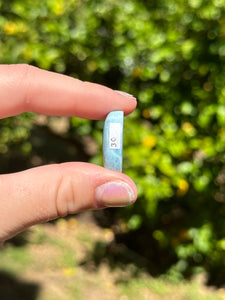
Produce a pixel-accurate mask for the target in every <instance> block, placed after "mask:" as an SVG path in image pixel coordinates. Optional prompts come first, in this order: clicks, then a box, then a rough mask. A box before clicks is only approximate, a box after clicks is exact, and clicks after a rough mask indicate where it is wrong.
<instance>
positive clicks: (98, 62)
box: [0, 0, 225, 286]
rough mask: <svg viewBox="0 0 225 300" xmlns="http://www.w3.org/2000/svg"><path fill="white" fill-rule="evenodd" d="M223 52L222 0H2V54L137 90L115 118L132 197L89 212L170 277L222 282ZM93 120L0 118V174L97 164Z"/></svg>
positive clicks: (97, 131) (98, 132)
mask: <svg viewBox="0 0 225 300" xmlns="http://www.w3.org/2000/svg"><path fill="white" fill-rule="evenodd" d="M224 62H225V1H224V0H207V1H202V0H189V1H175V0H167V1H162V0H152V1H137V0H127V1H118V0H108V1H102V0H99V1H91V0H83V1H80V0H44V1H41V2H40V1H37V0H32V1H31V0H11V1H3V0H0V63H4V64H12V63H29V64H32V65H35V66H38V67H40V68H44V69H48V70H51V71H55V72H59V73H63V74H67V75H69V76H73V77H76V78H79V79H81V80H85V81H91V82H97V83H100V84H104V85H106V86H109V87H111V88H113V89H117V90H123V91H126V92H128V93H131V94H133V95H134V96H135V97H137V99H138V106H137V109H136V110H135V112H133V113H132V114H131V115H130V116H128V117H126V119H125V128H124V172H125V173H126V174H128V175H129V176H130V177H131V178H132V179H133V180H134V181H135V183H136V184H137V187H138V201H137V202H136V203H135V204H134V205H132V206H131V207H128V208H125V209H124V208H123V209H113V210H110V209H109V210H107V211H104V212H101V213H96V215H95V217H96V219H97V220H98V222H99V223H100V224H101V225H102V226H106V227H110V228H111V229H112V230H113V232H114V241H115V242H116V241H118V243H124V244H125V245H126V247H128V248H129V249H130V250H131V251H133V252H134V253H138V255H140V256H141V257H143V258H144V259H145V260H144V261H145V262H144V264H142V265H141V267H144V268H145V269H146V270H147V271H148V272H150V274H151V275H154V276H164V277H165V278H167V279H168V280H182V279H183V278H191V276H193V275H194V274H199V273H201V272H205V273H206V274H207V276H208V277H207V278H208V283H210V284H214V285H217V286H221V285H224V283H225V282H224V278H225V64H224ZM102 128H103V121H90V120H82V119H78V118H75V117H72V118H53V117H51V118H47V117H45V116H37V115H34V114H31V113H26V114H22V115H20V116H16V117H13V118H7V119H4V120H1V121H0V153H1V157H0V164H1V173H7V172H12V171H18V170H22V169H24V168H26V167H32V166H37V165H40V164H44V163H51V162H62V161H72V160H82V161H90V162H92V163H96V164H100V165H102V156H101V139H102ZM56 149H57V150H56ZM118 224H119V225H118ZM115 228H117V229H115ZM118 228H120V229H118ZM134 241H135V242H134ZM134 263H135V261H134ZM136 263H137V264H138V262H136Z"/></svg>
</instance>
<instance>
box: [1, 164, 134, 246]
mask: <svg viewBox="0 0 225 300" xmlns="http://www.w3.org/2000/svg"><path fill="white" fill-rule="evenodd" d="M0 190H1V196H0V242H1V241H4V240H6V239H8V238H10V237H12V236H13V235H15V234H16V233H18V232H20V231H22V230H24V229H25V228H27V227H29V226H31V225H34V224H36V223H41V222H46V221H49V220H52V219H55V218H57V217H62V216H66V215H68V214H74V213H77V212H80V211H83V210H86V209H98V208H104V207H109V206H126V205H129V204H131V203H133V202H134V201H135V200H136V198H137V191H136V186H135V184H134V183H133V181H132V180H131V179H130V178H129V177H127V176H126V175H124V174H122V173H118V172H114V171H111V170H107V169H105V168H102V167H99V166H96V165H92V164H88V163H78V162H77V163H63V164H58V165H49V166H43V167H38V168H33V169H29V170H26V171H22V172H19V173H14V174H8V175H1V176H0Z"/></svg>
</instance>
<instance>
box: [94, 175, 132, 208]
mask: <svg viewBox="0 0 225 300" xmlns="http://www.w3.org/2000/svg"><path fill="white" fill-rule="evenodd" d="M95 197H96V201H97V202H98V204H99V206H101V205H104V206H109V207H110V206H126V205H129V204H132V203H133V202H134V201H135V195H134V192H133V190H132V188H131V187H130V186H129V185H128V184H127V183H125V182H122V181H114V182H107V183H105V184H103V185H100V186H99V187H97V188H96V191H95Z"/></svg>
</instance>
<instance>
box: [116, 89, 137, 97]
mask: <svg viewBox="0 0 225 300" xmlns="http://www.w3.org/2000/svg"><path fill="white" fill-rule="evenodd" d="M115 92H117V93H119V94H121V95H123V96H125V97H128V98H134V99H135V97H134V96H133V95H131V94H128V93H126V92H123V91H118V90H115Z"/></svg>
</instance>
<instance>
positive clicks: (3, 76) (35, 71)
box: [0, 64, 136, 120]
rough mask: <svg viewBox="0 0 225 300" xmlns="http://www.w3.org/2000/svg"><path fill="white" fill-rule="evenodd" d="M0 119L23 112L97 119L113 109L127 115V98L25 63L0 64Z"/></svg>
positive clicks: (133, 101)
mask: <svg viewBox="0 0 225 300" xmlns="http://www.w3.org/2000/svg"><path fill="white" fill-rule="evenodd" d="M0 107H1V110H0V118H4V117H9V116H14V115H18V114H20V113H23V112H28V111H32V112H36V113H41V114H46V115H50V116H77V117H80V118H86V119H93V120H101V119H105V117H106V115H107V114H108V113H109V112H110V111H113V110H122V111H124V114H125V115H127V114H129V113H131V112H132V111H133V110H134V109H135V107H136V99H135V98H134V97H132V96H131V95H125V94H121V93H120V92H119V93H118V92H117V91H114V90H112V89H110V88H107V87H105V86H102V85H99V84H94V83H89V82H84V81H81V80H78V79H75V78H72V77H69V76H66V75H62V74H57V73H54V72H50V71H45V70H41V69H39V68H37V67H33V66H29V65H26V64H18V65H0Z"/></svg>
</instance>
